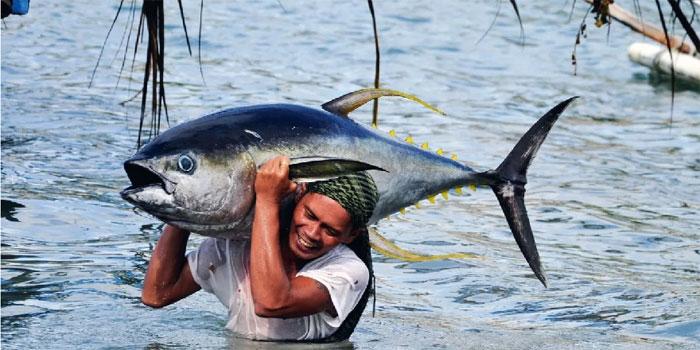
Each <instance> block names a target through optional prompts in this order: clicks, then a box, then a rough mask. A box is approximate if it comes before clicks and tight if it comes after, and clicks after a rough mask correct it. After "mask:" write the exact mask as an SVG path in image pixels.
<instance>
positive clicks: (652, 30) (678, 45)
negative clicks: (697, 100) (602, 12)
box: [586, 0, 697, 55]
mask: <svg viewBox="0 0 700 350" xmlns="http://www.w3.org/2000/svg"><path fill="white" fill-rule="evenodd" d="M586 2H587V3H589V4H592V3H593V0H586ZM608 11H609V14H610V17H612V18H614V19H615V20H617V21H618V22H620V23H622V24H624V25H625V26H627V27H629V28H630V29H632V30H634V31H635V32H638V33H640V34H642V35H644V36H646V37H648V38H651V39H653V40H655V41H657V42H659V43H661V44H662V45H664V46H666V35H664V31H663V30H661V29H659V28H658V27H655V26H653V25H651V24H648V23H645V22H643V21H641V20H639V19H638V18H637V16H635V15H633V14H632V13H630V12H629V11H627V10H625V9H623V8H622V7H620V6H618V5H616V4H610V5H608ZM668 38H669V41H670V42H671V43H670V46H671V48H672V49H677V50H678V51H680V52H682V53H687V54H689V55H693V54H695V52H696V51H697V48H696V47H695V46H694V45H693V44H691V43H689V42H683V39H681V38H679V37H677V36H675V35H671V34H669V35H668Z"/></svg>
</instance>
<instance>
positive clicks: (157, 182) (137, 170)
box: [122, 161, 170, 195]
mask: <svg viewBox="0 0 700 350" xmlns="http://www.w3.org/2000/svg"><path fill="white" fill-rule="evenodd" d="M124 170H125V171H126V175H127V176H128V177H129V180H130V181H131V186H129V187H127V188H125V189H124V190H123V191H122V195H124V194H127V193H130V192H136V191H138V190H141V189H144V188H147V187H160V188H162V189H163V190H164V191H166V192H168V191H167V189H168V187H169V186H166V180H164V179H163V178H162V177H161V176H160V175H158V174H157V173H155V172H154V171H153V170H151V169H149V168H147V167H145V166H143V165H140V164H138V163H136V162H135V161H128V162H126V163H124ZM168 193H170V192H168Z"/></svg>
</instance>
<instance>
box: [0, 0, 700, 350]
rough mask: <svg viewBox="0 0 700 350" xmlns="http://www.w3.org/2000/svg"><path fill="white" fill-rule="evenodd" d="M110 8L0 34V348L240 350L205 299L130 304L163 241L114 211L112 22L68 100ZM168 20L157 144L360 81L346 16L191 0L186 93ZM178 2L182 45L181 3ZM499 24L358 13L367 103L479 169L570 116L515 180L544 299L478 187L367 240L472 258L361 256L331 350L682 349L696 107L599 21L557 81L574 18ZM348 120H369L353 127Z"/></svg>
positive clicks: (509, 17)
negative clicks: (377, 67)
mask: <svg viewBox="0 0 700 350" xmlns="http://www.w3.org/2000/svg"><path fill="white" fill-rule="evenodd" d="M116 3H117V2H116V1H115V2H113V3H110V2H86V1H77V2H75V1H74V2H69V3H65V4H61V6H54V5H48V4H43V3H37V4H34V3H33V4H32V8H31V11H30V14H29V16H26V17H9V18H7V19H6V20H5V23H4V24H3V25H2V222H1V223H2V346H3V347H6V348H7V349H26V348H46V347H52V348H76V347H78V348H103V347H116V348H139V347H141V348H171V347H172V348H175V347H187V348H227V347H233V348H241V347H242V348H246V347H259V346H261V345H260V344H259V343H250V342H246V341H242V340H239V339H235V338H234V337H232V335H231V334H230V333H229V332H228V331H226V330H225V329H224V325H225V322H226V317H225V310H224V309H223V307H222V306H221V305H220V304H219V303H218V302H217V301H216V299H215V298H214V297H213V296H211V295H207V294H205V293H197V294H195V295H194V296H192V297H190V298H188V299H186V300H184V301H182V302H180V303H178V304H176V305H174V306H171V307H167V308H165V309H162V310H151V309H148V308H146V307H144V306H142V305H141V304H140V302H139V294H140V289H141V286H142V280H143V275H144V273H145V269H146V266H147V262H148V259H149V258H150V254H151V251H152V249H153V246H154V244H155V242H156V241H157V239H158V236H159V232H160V229H161V224H160V223H159V222H158V221H157V220H155V219H153V218H151V217H149V216H147V215H145V214H144V213H142V212H139V211H135V210H134V209H133V208H132V207H131V206H130V205H128V204H127V203H125V202H124V201H122V200H121V199H120V198H119V196H118V191H119V190H120V189H122V188H123V187H125V186H127V185H128V180H127V178H126V176H125V174H124V172H123V170H122V168H121V163H122V162H123V161H124V160H125V159H127V158H128V157H129V156H130V155H131V154H132V153H133V152H134V147H135V143H136V130H137V126H138V121H137V115H138V104H137V103H135V102H130V103H126V104H120V102H122V101H124V100H127V99H129V98H130V97H132V96H133V95H134V94H135V93H136V89H137V87H138V85H139V79H140V77H141V76H142V75H141V74H142V71H141V70H140V68H139V67H138V64H137V67H136V69H135V72H134V73H133V76H132V78H129V77H128V74H126V75H125V76H123V77H122V78H121V80H119V86H118V87H117V88H115V85H116V84H117V80H118V79H117V76H118V73H119V67H120V65H121V55H122V54H123V51H122V50H123V48H122V49H120V48H119V47H120V45H119V43H120V40H121V37H122V33H123V30H124V26H125V25H126V23H127V20H128V18H129V17H128V16H122V17H121V18H120V21H118V22H117V25H116V26H115V28H116V29H115V31H114V33H113V35H112V38H111V39H110V41H109V42H108V44H107V47H106V50H105V54H104V58H103V61H102V64H101V65H100V67H99V69H98V71H97V75H96V79H95V81H94V84H93V87H92V88H90V89H88V88H87V86H88V82H89V79H90V75H91V72H92V69H93V67H94V64H95V61H96V58H97V56H98V55H99V52H100V47H101V44H102V41H103V39H104V35H105V34H106V32H107V29H108V27H109V24H110V23H111V20H112V17H113V15H114V13H115V12H116ZM171 5H172V4H168V5H167V6H168V12H167V14H166V18H167V23H168V24H167V26H168V36H167V38H166V41H167V45H168V46H167V51H166V60H167V71H166V80H167V94H168V95H167V96H168V104H169V105H168V107H169V110H170V123H171V125H175V124H178V123H181V122H184V121H187V120H191V119H193V118H195V117H198V116H201V115H204V114H206V113H210V112H213V111H217V110H220V109H223V108H228V107H232V106H242V105H250V104H257V103H268V102H294V103H299V104H304V105H309V106H318V105H320V104H321V103H323V102H325V101H327V100H330V99H332V98H335V97H337V96H339V95H341V94H344V93H346V92H349V91H352V90H355V89H358V88H361V87H366V86H370V85H371V84H372V79H373V74H374V66H373V64H374V56H373V54H374V48H373V46H372V45H373V38H372V31H371V22H370V18H369V15H368V11H367V10H366V8H365V6H366V5H365V3H363V2H361V1H360V2H326V1H316V2H304V4H303V5H302V4H297V3H293V2H282V5H283V6H284V7H282V6H280V4H279V3H278V2H276V1H264V2H246V3H241V2H225V1H207V2H206V4H205V5H206V8H205V14H204V16H205V17H204V18H205V25H204V28H203V32H204V37H203V41H202V52H203V57H202V62H203V71H204V75H205V79H206V85H204V84H203V83H202V80H201V78H200V75H199V68H198V66H197V60H196V58H195V57H189V56H188V54H187V50H186V46H185V39H184V35H183V32H182V30H181V28H180V26H179V16H178V14H177V12H176V6H174V5H173V6H171ZM184 5H185V6H186V10H187V12H188V15H187V19H188V23H189V24H190V26H189V29H190V32H191V33H196V29H197V25H196V23H197V21H198V6H199V2H188V1H186V2H185V4H184ZM507 5H508V4H507V2H505V3H504V4H503V8H502V9H501V14H500V16H499V18H498V19H497V21H496V25H495V26H494V28H493V29H492V31H491V32H490V33H489V34H488V36H487V37H486V39H485V40H484V41H482V42H481V43H480V44H479V45H475V43H476V42H477V40H478V39H479V38H480V37H481V35H482V34H483V33H484V31H485V30H486V28H488V26H489V24H490V22H491V20H492V19H493V18H494V16H495V14H496V10H497V8H496V6H494V5H493V4H492V2H491V1H473V2H469V4H465V3H462V2H459V1H444V2H440V3H439V5H429V4H428V2H401V3H388V2H382V3H378V4H376V9H377V12H378V14H379V17H378V24H379V26H380V32H381V41H382V60H383V66H382V81H383V84H384V86H387V87H391V88H397V89H401V90H405V91H409V92H412V93H415V94H417V95H418V96H421V97H422V98H424V99H426V100H427V101H430V102H431V103H433V104H435V105H437V106H439V107H440V108H442V109H443V110H445V111H446V112H447V113H448V116H447V117H441V116H437V115H434V114H431V112H429V111H426V110H423V109H421V108H420V107H419V106H417V105H413V104H410V103H407V102H404V101H401V100H395V99H385V100H383V101H382V102H381V106H380V110H381V120H380V130H381V132H388V131H389V130H392V129H394V130H396V131H397V134H398V135H399V136H400V137H405V136H407V135H409V134H410V135H412V136H413V138H414V139H415V140H416V141H418V142H419V143H422V142H429V144H430V146H431V148H433V149H437V148H438V147H440V148H443V149H444V150H445V151H446V152H447V153H448V154H450V153H455V154H457V155H458V156H459V159H461V160H464V161H465V162H467V163H468V164H470V165H471V166H474V167H476V168H478V169H488V168H491V167H495V166H497V165H498V164H499V163H500V161H501V160H502V158H503V157H504V156H505V155H506V154H507V153H508V151H509V150H510V147H512V145H513V144H514V143H515V142H516V141H517V139H518V137H519V136H520V135H521V134H522V133H523V132H524V131H525V130H526V129H527V128H528V127H529V126H530V125H531V124H532V123H533V122H534V121H535V120H536V118H537V117H539V116H540V115H541V114H543V113H544V112H546V110H547V109H548V108H550V107H551V106H553V105H555V104H556V103H557V102H559V101H561V100H564V99H566V98H568V97H570V96H573V95H579V96H581V99H580V100H579V101H578V102H576V103H575V104H574V105H573V106H572V107H571V108H570V109H569V110H568V111H567V112H566V113H565V115H564V116H563V117H562V119H561V120H560V122H559V123H558V125H557V126H556V127H555V129H554V130H553V132H552V134H551V135H550V137H549V139H548V140H547V142H546V143H545V145H544V146H543V147H542V149H541V150H540V153H539V156H538V158H537V159H536V160H535V162H534V163H533V166H532V167H531V169H530V178H529V180H530V183H529V185H528V186H529V187H528V194H527V204H528V208H529V212H530V218H531V220H532V224H533V228H534V231H535V235H536V238H537V242H538V246H539V250H540V255H541V257H542V263H543V266H544V268H545V270H546V272H547V274H548V277H549V281H550V288H548V289H544V288H543V287H542V286H541V285H540V284H539V282H538V281H537V280H536V279H535V278H534V276H533V274H532V273H531V272H530V270H529V268H528V267H527V265H526V263H525V261H524V259H523V258H522V255H521V253H520V252H519V250H518V248H517V246H516V244H515V242H514V240H513V238H512V237H511V234H510V233H509V230H508V226H507V224H506V222H505V220H504V218H503V215H502V213H501V210H500V208H499V206H498V204H497V201H496V200H495V198H494V197H493V195H492V193H491V192H490V190H485V189H480V190H478V191H477V192H470V191H466V190H465V192H464V194H462V195H459V194H457V193H454V192H453V193H450V199H449V200H448V201H445V200H444V199H442V198H441V197H438V200H437V202H436V203H435V204H430V203H429V202H428V201H424V202H422V203H421V208H420V209H416V208H409V210H408V211H407V213H406V214H405V215H396V216H392V217H391V218H389V219H387V220H384V221H382V222H380V224H379V225H378V226H377V228H378V230H379V231H380V232H381V233H382V234H384V235H385V236H387V237H389V238H391V239H393V240H395V241H396V243H397V244H399V245H401V246H402V247H403V248H406V249H410V250H414V251H417V252H421V253H426V254H438V253H452V252H468V253H475V254H478V255H480V256H482V257H483V258H482V259H479V260H448V261H437V262H419V263H410V262H402V261H398V260H394V259H390V258H386V257H383V256H381V255H378V254H376V255H375V269H376V275H377V276H376V277H377V284H378V287H377V300H376V314H375V316H374V317H372V312H371V309H372V308H371V306H372V305H371V304H370V305H369V307H368V309H367V311H366V312H365V316H364V317H363V319H362V321H361V322H360V324H359V326H358V329H357V331H356V332H355V334H354V335H353V337H352V338H351V341H350V342H348V343H341V344H337V346H339V347H356V348H384V347H406V348H433V347H438V348H440V347H443V348H463V347H467V348H469V347H472V348H493V349H504V348H512V349H521V348H551V349H561V348H577V349H578V348H609V347H614V348H623V349H624V348H629V349H640V348H641V349H645V348H646V349H664V348H693V347H697V346H699V345H700V318H699V316H698V315H700V243H698V242H699V241H700V224H699V223H700V214H698V213H699V212H700V94H699V93H698V89H697V87H695V86H692V85H690V86H687V85H685V86H682V87H681V88H680V89H679V91H677V92H676V96H675V105H674V114H673V120H672V122H671V119H670V102H671V90H670V88H669V85H668V84H669V81H668V79H666V78H663V77H659V76H658V75H655V74H650V73H649V72H648V71H647V69H646V68H643V67H639V66H636V65H634V64H632V63H631V62H629V61H628V59H627V57H626V47H627V45H629V44H631V43H632V42H634V41H641V40H643V39H642V38H640V37H639V36H638V35H636V34H634V33H631V32H629V31H628V30H627V29H625V28H623V27H622V26H620V25H617V24H614V25H613V27H612V28H611V33H610V36H609V37H606V30H604V29H603V30H597V29H595V28H593V26H590V27H591V28H589V32H588V37H587V39H585V40H584V43H583V45H582V46H580V47H579V48H578V54H577V56H578V64H579V66H578V75H577V76H574V75H573V74H572V72H573V69H572V66H571V63H570V56H571V50H572V48H573V42H574V39H575V34H576V30H577V27H578V21H579V20H580V18H581V16H583V13H584V12H585V8H584V5H583V2H582V1H579V2H577V6H576V9H575V11H574V14H573V18H574V20H572V21H570V22H568V21H567V19H568V16H569V13H568V11H569V8H570V4H562V5H561V7H559V5H555V6H554V7H552V5H550V4H548V3H547V4H545V3H543V4H539V5H534V4H530V3H522V4H521V13H522V14H523V21H524V26H525V35H526V40H525V44H524V45H520V41H519V40H520V39H519V35H520V32H519V27H518V25H517V22H516V21H515V19H514V15H513V14H512V12H511V11H510V9H509V8H508V7H507ZM87 9H89V10H87ZM645 10H650V9H645ZM648 13H650V15H649V16H648V17H649V18H652V15H651V14H653V12H648ZM132 40H133V39H132ZM142 54H143V52H142V53H141V54H140V55H142ZM129 65H130V62H127V67H129ZM127 71H128V69H127ZM353 118H355V119H356V120H358V121H360V122H362V123H368V122H369V120H370V110H369V108H363V109H361V110H359V111H358V112H356V113H355V114H354V115H353ZM199 240H200V238H197V237H195V238H193V239H192V242H191V248H194V247H196V245H197V243H198V242H199ZM267 345H270V346H271V347H275V345H274V344H267Z"/></svg>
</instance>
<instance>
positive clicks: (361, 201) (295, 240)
mask: <svg viewBox="0 0 700 350" xmlns="http://www.w3.org/2000/svg"><path fill="white" fill-rule="evenodd" d="M378 199H379V193H378V192H377V187H376V185H375V183H374V180H372V177H371V176H370V175H369V174H367V173H365V172H361V173H355V174H350V175H346V176H342V177H339V178H335V179H332V180H327V181H320V182H314V183H310V184H308V185H307V188H306V193H305V194H304V195H303V196H302V197H301V198H300V199H299V200H298V202H297V205H296V207H295V208H294V213H293V216H292V223H291V227H290V232H289V247H290V249H291V250H292V252H293V253H294V255H295V256H297V257H298V258H301V259H303V260H311V259H315V258H317V257H319V256H321V255H323V254H325V253H326V252H328V251H329V250H331V249H333V248H334V247H335V246H337V245H338V244H340V243H344V244H349V243H350V242H352V241H353V239H355V237H357V235H358V234H360V233H361V232H363V231H364V230H365V227H366V225H367V222H368V220H369V219H370V217H371V216H372V212H373V211H374V207H375V206H376V204H377V200H378Z"/></svg>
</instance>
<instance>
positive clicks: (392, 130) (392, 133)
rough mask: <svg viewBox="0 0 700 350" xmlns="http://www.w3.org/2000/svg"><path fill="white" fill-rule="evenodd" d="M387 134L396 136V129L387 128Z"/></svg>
mask: <svg viewBox="0 0 700 350" xmlns="http://www.w3.org/2000/svg"><path fill="white" fill-rule="evenodd" d="M389 136H391V137H396V130H394V129H391V130H389Z"/></svg>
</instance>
